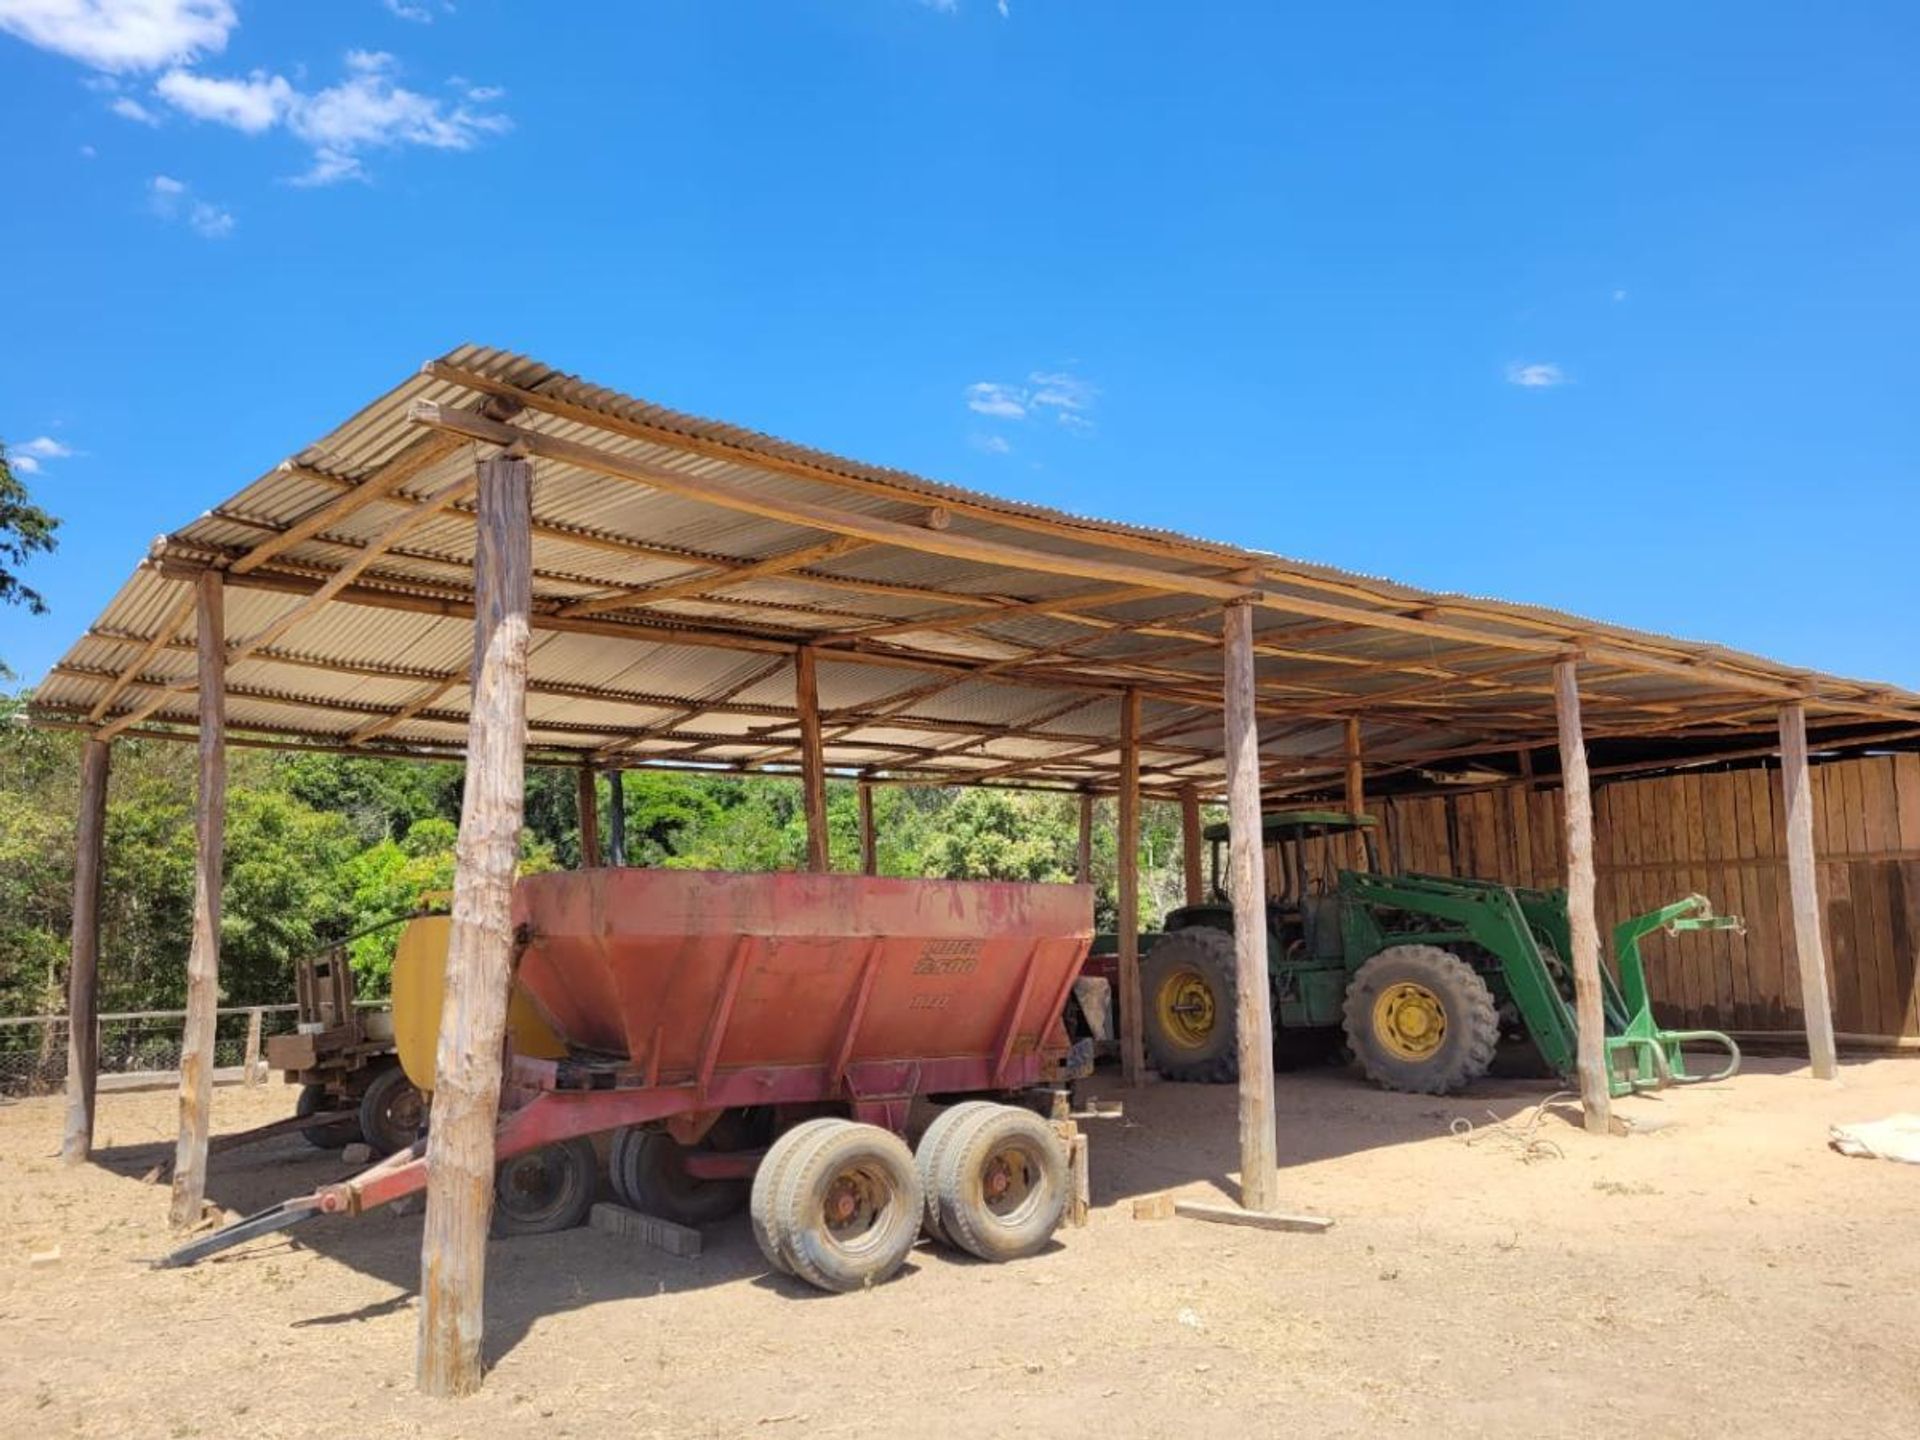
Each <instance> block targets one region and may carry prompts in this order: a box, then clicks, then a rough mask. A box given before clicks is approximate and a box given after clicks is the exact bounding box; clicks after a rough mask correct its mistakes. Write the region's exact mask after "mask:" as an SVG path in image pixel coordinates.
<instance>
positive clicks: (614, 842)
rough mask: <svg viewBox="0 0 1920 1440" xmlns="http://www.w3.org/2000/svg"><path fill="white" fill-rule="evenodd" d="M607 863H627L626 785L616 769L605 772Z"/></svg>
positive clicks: (623, 776)
mask: <svg viewBox="0 0 1920 1440" xmlns="http://www.w3.org/2000/svg"><path fill="white" fill-rule="evenodd" d="M607 863H608V864H609V865H624V864H626V863H627V784H626V777H625V774H624V773H623V772H622V771H620V770H618V769H614V770H609V771H607Z"/></svg>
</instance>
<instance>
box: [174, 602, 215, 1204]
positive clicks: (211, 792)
mask: <svg viewBox="0 0 1920 1440" xmlns="http://www.w3.org/2000/svg"><path fill="white" fill-rule="evenodd" d="M199 586H200V591H199V599H198V602H197V609H198V612H199V634H198V637H197V639H196V641H195V648H196V650H197V651H198V662H199V672H200V673H199V687H200V802H199V807H198V810H197V812H196V814H195V816H194V828H193V834H194V873H193V948H192V949H191V951H189V952H188V955H187V1019H186V1024H185V1025H184V1026H183V1027H182V1030H181V1036H180V1138H179V1142H178V1143H177V1145H176V1146H175V1148H174V1156H173V1204H172V1207H171V1210H170V1215H171V1217H172V1220H173V1223H174V1226H175V1227H176V1228H180V1227H184V1226H188V1225H193V1224H196V1223H198V1221H199V1219H200V1202H201V1200H202V1198H204V1196H205V1194H206V1188H207V1131H208V1126H209V1117H210V1112H211V1111H212V1109H213V1039H214V1036H213V1028H214V1019H215V1016H214V1011H215V1010H216V1009H217V1008H218V1007H219V1004H220V880H221V870H220V860H221V855H220V851H221V845H222V842H223V840H224V839H225V836H226V819H227V622H226V605H225V598H226V597H225V590H224V588H223V582H222V580H221V577H220V572H219V571H217V570H207V571H204V572H202V574H201V576H200V581H199Z"/></svg>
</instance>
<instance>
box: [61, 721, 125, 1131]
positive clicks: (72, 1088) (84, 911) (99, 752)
mask: <svg viewBox="0 0 1920 1440" xmlns="http://www.w3.org/2000/svg"><path fill="white" fill-rule="evenodd" d="M112 750H113V747H112V745H111V743H110V742H108V741H105V740H94V739H89V740H88V741H87V743H86V747H85V748H84V749H83V750H82V751H81V754H80V817H79V826H78V829H77V830H76V832H75V835H74V846H73V931H72V936H73V944H72V948H71V950H70V952H69V953H70V958H69V959H68V961H67V1126H66V1134H65V1136H64V1137H63V1138H62V1140H61V1142H60V1155H61V1158H62V1159H64V1160H66V1161H67V1162H68V1163H69V1164H73V1163H77V1162H79V1161H81V1160H85V1159H86V1158H87V1157H88V1156H89V1155H91V1154H92V1153H93V1092H94V1086H95V1085H96V1083H97V1082H98V1079H99V1073H100V1021H99V1014H100V857H101V851H102V848H103V845H104V842H105V839H106V830H107V771H108V768H109V758H110V756H111V754H112Z"/></svg>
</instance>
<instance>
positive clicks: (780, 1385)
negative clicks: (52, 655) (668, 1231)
mask: <svg viewBox="0 0 1920 1440" xmlns="http://www.w3.org/2000/svg"><path fill="white" fill-rule="evenodd" d="M1549 1090H1550V1087H1548V1086H1545V1085H1540V1084H1533V1083H1527V1082H1497V1083H1483V1085H1482V1087H1481V1088H1480V1089H1479V1090H1477V1091H1476V1092H1475V1093H1472V1094H1469V1095H1467V1096H1463V1097H1457V1098H1454V1099H1449V1100H1435V1099H1431V1098H1427V1097H1416V1096H1401V1095H1387V1094H1382V1093H1380V1092H1377V1091H1374V1090H1372V1089H1369V1088H1367V1087H1365V1086H1363V1085H1361V1084H1359V1083H1358V1082H1356V1081H1354V1080H1352V1079H1350V1078H1349V1077H1347V1076H1345V1075H1344V1074H1342V1073H1340V1072H1336V1071H1322V1072H1307V1073H1297V1074H1285V1075H1282V1076H1281V1077H1280V1082H1279V1097H1280V1151H1281V1158H1282V1162H1283V1164H1284V1165H1285V1166H1286V1169H1285V1171H1284V1174H1283V1188H1284V1191H1285V1194H1286V1196H1287V1199H1288V1203H1289V1205H1290V1206H1291V1207H1293V1208H1297V1209H1301V1210H1311V1211H1316V1212H1319V1213H1322V1214H1326V1215H1330V1216H1333V1217H1335V1219H1336V1220H1337V1222H1338V1223H1337V1224H1336V1226H1335V1227H1334V1228H1333V1230H1331V1231H1330V1232H1328V1233H1327V1234H1324V1235H1318V1236H1314V1235H1299V1234H1274V1233H1266V1232H1259V1231H1253V1230H1244V1229H1229V1228H1225V1227H1220V1226H1213V1225H1207V1224H1202V1223H1198V1222H1195V1221H1190V1220H1163V1221H1143V1220H1136V1219H1134V1218H1133V1214H1132V1205H1131V1201H1132V1198H1133V1197H1135V1196H1139V1195H1146V1194H1152V1193H1156V1192H1160V1191H1165V1190H1174V1191H1178V1192H1180V1193H1182V1194H1188V1195H1194V1196H1206V1195H1209V1194H1213V1193H1215V1192H1223V1193H1226V1194H1231V1193H1232V1181H1231V1171H1232V1167H1233V1164H1234V1145H1235V1130H1234V1126H1235V1097H1234V1093H1233V1092H1232V1091H1231V1090H1229V1089H1216V1088H1209V1087H1189V1086H1179V1085H1153V1086H1149V1087H1147V1088H1146V1089H1144V1090H1142V1091H1139V1092H1137V1093H1125V1092H1122V1091H1121V1090H1120V1088H1119V1086H1118V1082H1117V1080H1113V1079H1104V1078H1103V1080H1102V1081H1099V1082H1096V1083H1095V1085H1094V1087H1093V1092H1094V1093H1096V1094H1102V1095H1110V1096H1115V1097H1118V1098H1123V1099H1124V1100H1125V1101H1126V1106H1127V1114H1126V1118H1125V1119H1124V1120H1122V1121H1107V1122H1099V1123H1097V1124H1096V1125H1095V1126H1094V1128H1093V1132H1092V1137H1093V1138H1092V1156H1093V1175H1094V1200H1095V1205H1096V1209H1095V1213H1094V1215H1093V1218H1092V1223H1091V1224H1090V1225H1089V1226H1088V1227H1087V1228H1085V1229H1082V1230H1072V1231H1064V1232H1062V1234H1061V1237H1060V1240H1059V1242H1058V1244H1057V1245H1055V1246H1054V1247H1053V1249H1051V1250H1050V1251H1049V1252H1047V1253H1046V1254H1043V1255H1041V1256H1039V1257H1037V1258H1035V1259H1032V1260H1028V1261H1024V1262H1021V1263H1019V1264H1017V1265H1012V1266H1006V1267H991V1266H986V1265H981V1264H978V1263H975V1262H971V1261H963V1260H959V1259H956V1258H954V1257H953V1256H952V1255H951V1254H949V1253H947V1252H944V1251H940V1250H935V1249H930V1248H927V1247H922V1248H921V1249H920V1250H918V1251H916V1253H915V1255H914V1258H913V1259H912V1260H911V1261H910V1262H909V1265H908V1267H907V1268H906V1270H905V1271H904V1272H903V1273H902V1274H901V1275H899V1276H898V1277H897V1278H896V1279H894V1280H893V1281H891V1282H890V1283H888V1284H886V1285H883V1286H880V1287H878V1288H876V1289H875V1290H873V1291H870V1292H867V1293H864V1294H857V1295H847V1296H825V1295H821V1294H818V1293H815V1292H813V1291H810V1290H808V1289H806V1288H804V1287H802V1286H800V1285H799V1284H797V1283H796V1282H792V1281H789V1280H785V1279H780V1278H776V1277H773V1276H771V1275H769V1273H768V1272H767V1269H766V1267H765V1265H764V1264H763V1263H762V1262H761V1259H760V1256H759V1253H758V1251H757V1250H756V1249H755V1248H754V1244H753V1240H752V1237H751V1235H750V1233H749V1231H748V1228H747V1224H746V1221H745V1219H744V1218H741V1219H738V1220H735V1221H732V1222H729V1223H726V1224H723V1225H720V1226H716V1227H713V1229H712V1230H711V1231H710V1232H709V1233H708V1236H707V1249H706V1253H705V1254H704V1255H703V1256H701V1257H700V1258H699V1259H697V1260H692V1261H685V1260H676V1259H672V1258H669V1257H667V1256H665V1255H661V1254H658V1253H655V1252H652V1251H649V1250H646V1249H642V1248H638V1247H637V1246H636V1245H635V1244H634V1243H633V1242H630V1241H622V1240H618V1239H615V1238H613V1237H610V1236H607V1235H604V1234H601V1233H599V1232H597V1231H593V1230H586V1229H582V1230H575V1231H571V1232H569V1233H566V1234H561V1235H553V1236H543V1237H537V1238H533V1239H526V1240H516V1241H505V1242H499V1243H497V1244H496V1245H495V1246H494V1249H493V1251H492V1258H491V1263H490V1265H489V1277H488V1278H489V1282H490V1283H489V1295H488V1322H489V1351H490V1355H491V1360H492V1364H493V1367H494V1368H493V1371H492V1373H491V1375H490V1376H489V1378H488V1381H487V1386H486V1390H485V1393H484V1394H483V1395H482V1396H480V1397H478V1398H476V1399H473V1400H467V1401H457V1402H431V1401H426V1400H422V1399H420V1398H418V1397H417V1396H415V1395H414V1394H413V1392H412V1389H411V1377H412V1366H413V1340H414V1326H415V1302H414V1295H413V1287H414V1285H415V1282H416V1279H417V1274H418V1254H419V1239H420V1223H421V1222H420V1219H419V1217H418V1216H417V1215H413V1216H395V1215H392V1214H390V1213H379V1214H375V1215H372V1216H369V1217H366V1218H363V1219H361V1220H358V1221H345V1220H332V1219H328V1220H320V1221H315V1222H313V1223H311V1224H309V1225H307V1226H305V1227H302V1229H300V1230H298V1231H295V1232H293V1235H292V1237H274V1238H270V1239H268V1240H265V1241H261V1242H256V1244H255V1245H253V1246H252V1247H250V1248H248V1249H246V1250H244V1251H241V1252H237V1253H235V1254H233V1255H232V1256H230V1257H227V1258H225V1259H223V1260H221V1261H218V1262H215V1263H209V1264H205V1265H202V1266H200V1267H199V1268H197V1269H193V1270H184V1271H152V1270H149V1269H147V1268H145V1266H144V1264H143V1262H144V1261H145V1260H146V1259H147V1258H149V1257H151V1256H153V1255H155V1254H158V1253H160V1252H161V1251H163V1250H165V1249H167V1248H168V1245H169V1237H168V1234H167V1229H166V1218H165V1212H166V1200H167V1197H166V1192H165V1190H164V1188H162V1187H158V1186H150V1185H145V1184H142V1183H141V1181H140V1178H139V1176H140V1174H141V1173H142V1172H143V1171H144V1170H146V1169H147V1168H148V1167H149V1166H150V1165H151V1164H152V1163H153V1161H154V1160H155V1159H156V1158H157V1157H158V1156H160V1155H161V1154H162V1153H164V1145H163V1143H161V1142H164V1139H165V1137H167V1136H168V1135H170V1133H171V1126H172V1124H173V1113H174V1112H173V1100H172V1097H171V1096H170V1095H165V1094H142V1095H114V1096H103V1097H102V1100H101V1106H100V1112H101V1113H100V1138H101V1140H102V1142H103V1146H104V1149H103V1153H102V1155H101V1157H100V1162H99V1163H98V1164H95V1165H90V1166H85V1167H80V1168H77V1169H69V1168H66V1167H64V1166H62V1165H61V1164H60V1162H59V1161H58V1160H57V1159H56V1158H54V1152H55V1150H56V1148H57V1143H58V1136H59V1129H60V1108H59V1102H58V1101H57V1100H51V1099H49V1100H31V1101H24V1102H20V1103H15V1104H10V1105H6V1106H5V1107H4V1108H0V1202H3V1204H0V1415H4V1416H6V1417H7V1419H6V1421H5V1430H6V1432H7V1433H9V1434H14V1435H27V1434H32V1435H35V1436H44V1437H51V1436H59V1435H69V1434H71V1435H87V1436H120V1435H138V1436H168V1437H182V1436H198V1435H204V1436H220V1437H228V1436H242V1435H244V1436H248V1437H254V1436H259V1437H271V1436H322V1435H324V1436H329V1437H337V1436H341V1435H352V1434H365V1435H380V1436H431V1437H451V1436H472V1435H485V1436H489V1437H506V1436H518V1435H540V1436H606V1435H614V1434H619V1435H671V1436H676V1437H680V1436H735V1435H752V1436H780V1435H807V1436H816V1435H818V1436H839V1435H907V1434H926V1435H944V1434H955V1433H967V1434H1003V1433H1015V1434H1043V1433H1050V1434H1055V1435H1070V1434H1087V1435H1100V1436H1103V1437H1105V1436H1115V1437H1134V1436H1139V1437H1157V1436H1169V1437H1182V1440H1193V1437H1204V1436H1214V1435H1220V1436H1259V1435H1270V1434H1280V1433H1287V1434H1302V1435H1316V1436H1317V1435H1374V1434H1379V1433H1382V1432H1394V1431H1401V1430H1404V1431H1409V1432H1412V1431H1416V1430H1417V1431H1421V1432H1426V1433H1440V1434H1468V1433H1472V1434H1490V1435H1527V1436H1536V1435H1575V1434H1580V1435H1591V1434H1596V1433H1601V1432H1603V1431H1605V1432H1610V1433H1613V1434H1628V1433H1638V1434H1646V1435H1661V1436H1675V1435H1725V1434H1734V1433H1738V1434H1741V1435H1749V1436H1765V1435H1783V1436H1784V1435H1791V1436H1795V1437H1800V1440H1804V1437H1808V1436H1830V1435H1847V1436H1850V1437H1865V1436H1882V1435H1884V1436H1895V1435H1899V1436H1911V1435H1913V1434H1914V1433H1916V1430H1917V1429H1920V1167H1912V1166H1902V1165H1896V1164H1892V1163H1889V1162H1885V1161H1875V1160H1850V1159H1845V1158H1842V1157H1841V1156H1839V1155H1837V1154H1834V1153H1832V1152H1830V1151H1829V1150H1828V1149H1827V1146H1826V1131H1827V1126H1828V1124H1829V1123H1831V1122H1834V1121H1839V1120H1845V1119H1871V1118H1877V1117H1880V1116H1884V1115H1887V1114H1890V1113H1894V1112H1896V1111H1900V1110H1914V1109H1920V1061H1916V1060H1877V1061H1873V1062H1867V1063H1856V1064H1851V1065H1849V1066H1847V1067H1846V1070H1845V1073H1844V1078H1843V1081H1842V1083H1841V1084H1840V1085H1838V1086H1823V1085H1819V1084H1817V1083H1816V1082H1814V1081H1813V1080H1811V1079H1810V1078H1809V1077H1808V1076H1807V1075H1806V1073H1805V1072H1804V1070H1798V1071H1796V1070H1794V1069H1792V1068H1791V1067H1790V1065H1789V1064H1788V1063H1786V1062H1780V1061H1752V1062H1750V1063H1749V1067H1748V1072H1747V1073H1746V1074H1744V1075H1743V1076H1741V1077H1740V1078H1739V1079H1738V1080H1736V1081H1734V1082H1732V1083H1730V1084H1727V1085H1724V1086H1718V1087H1713V1088H1710V1089H1707V1088H1702V1089H1694V1090H1689V1091H1686V1092H1681V1093H1672V1094H1670V1095H1668V1096H1666V1097H1661V1098H1651V1097H1648V1098H1640V1099H1636V1100H1632V1101H1627V1102H1623V1103H1622V1104H1621V1106H1620V1109H1621V1111H1622V1112H1623V1113H1625V1114H1628V1115H1631V1116H1632V1117H1634V1118H1635V1119H1636V1120H1638V1121H1640V1122H1641V1123H1642V1124H1650V1125H1655V1126H1657V1127H1658V1128H1655V1129H1651V1130H1649V1131H1645V1132H1643V1133H1638V1134H1635V1135H1633V1136H1631V1137H1629V1138H1624V1139H1599V1138H1590V1137H1588V1136H1587V1135H1585V1134H1584V1133H1583V1132H1582V1131H1580V1130H1579V1129H1577V1128H1576V1126H1575V1125H1574V1124H1573V1123H1571V1119H1572V1114H1573V1112H1572V1111H1570V1110H1568V1109H1566V1108H1564V1107H1561V1106H1555V1107H1553V1108H1550V1109H1548V1110H1546V1111H1545V1112H1544V1115H1543V1116H1542V1118H1541V1119H1540V1121H1539V1124H1538V1126H1537V1128H1536V1129H1535V1130H1534V1131H1533V1132H1532V1133H1533V1135H1534V1137H1535V1138H1536V1139H1537V1140H1542V1141H1546V1142H1550V1145H1551V1147H1553V1148H1554V1149H1555V1150H1557V1151H1558V1152H1559V1153H1558V1154H1557V1155H1555V1154H1551V1153H1548V1154H1545V1155H1542V1156H1541V1157H1540V1158H1536V1159H1533V1160H1531V1161H1528V1160H1525V1159H1523V1158H1522V1157H1523V1153H1524V1152H1523V1149H1522V1147H1521V1144H1520V1141H1521V1139H1522V1138H1523V1132H1524V1127H1525V1125H1526V1123H1527V1120H1528V1118H1529V1117H1530V1116H1531V1115H1532V1114H1533V1113H1534V1107H1535V1106H1536V1105H1538V1104H1539V1102H1541V1101H1542V1100H1543V1099H1545V1098H1546V1096H1547V1094H1548V1092H1549ZM291 1104H292V1092H291V1091H290V1090H289V1089H287V1088H285V1087H282V1086H280V1085H278V1084H277V1083H275V1084H270V1085H269V1086H267V1087H265V1088H262V1089H260V1090H257V1091H251V1092H249V1091H245V1090H241V1089H238V1088H231V1087H229V1088H224V1089H222V1090H221V1091H220V1092H219V1093H218V1099H217V1101H216V1105H215V1112H214V1114H215V1125H216V1129H220V1130H233V1129H238V1128H241V1127H244V1126H246V1125H249V1124H256V1123H260V1122H262V1121H265V1120H268V1119H272V1118H277V1117H279V1116H281V1115H283V1114H287V1113H290V1109H291ZM1489 1110H1492V1111H1493V1112H1495V1113H1496V1114H1497V1115H1499V1116H1500V1117H1502V1118H1505V1119H1507V1120H1509V1121H1510V1122H1512V1123H1511V1124H1510V1125H1509V1127H1508V1129H1507V1130H1505V1131H1501V1130H1497V1129H1495V1128H1494V1127H1493V1126H1492V1124H1491V1122H1490V1121H1489V1117H1488V1113H1487V1112H1488V1111H1489ZM1456 1116H1464V1117H1466V1118H1467V1119H1469V1120H1471V1121H1473V1122H1474V1123H1475V1124H1476V1125H1477V1126H1479V1127H1480V1128H1479V1130H1478V1131H1477V1132H1476V1135H1475V1136H1474V1137H1473V1138H1472V1141H1471V1143H1469V1141H1468V1140H1465V1139H1462V1138H1460V1137H1459V1136H1456V1135H1453V1134H1450V1133H1449V1124H1450V1122H1451V1121H1453V1120H1454V1118H1455V1117H1456ZM343 1173H345V1171H344V1167H343V1166H342V1165H341V1164H340V1163H339V1161H338V1160H337V1158H333V1157H329V1156H326V1155H323V1154H322V1153H321V1152H317V1151H313V1150H310V1149H308V1148H306V1147H305V1146H304V1145H303V1144H302V1143H301V1142H300V1141H299V1140H297V1139H288V1140H281V1141H274V1142H269V1143H267V1144H264V1145H261V1146H259V1147H257V1148H255V1149H252V1150H249V1151H240V1152H234V1153H230V1154H227V1155H224V1156H216V1157H215V1159H214V1174H213V1182H212V1186H211V1190H212V1193H213V1195H214V1196H215V1197H216V1198H217V1199H218V1200H219V1201H220V1202H221V1203H223V1204H225V1205H226V1206H228V1207H229V1208H231V1209H235V1210H242V1211H245V1210H250V1209H253V1208H257V1207H259V1206H260V1205H262V1204H265V1203H268V1202H270V1201H272V1200H274V1199H277V1198H280V1197H281V1196H283V1195H286V1194H290V1193H293V1192H296V1191H300V1190H304V1189H308V1188H311V1187H312V1186H313V1185H314V1184H316V1183H318V1182H322V1181H328V1180H332V1179H336V1178H338V1177H340V1176H341V1175H342V1174H343ZM55 1249H57V1250H58V1252H59V1255H58V1258H57V1259H54V1260H51V1261H45V1260H43V1261H42V1262H41V1263H39V1264H35V1263H33V1262H32V1258H31V1257H32V1256H34V1255H35V1254H36V1253H38V1254H43V1255H44V1253H45V1252H48V1251H52V1250H55Z"/></svg>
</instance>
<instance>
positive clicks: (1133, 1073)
mask: <svg viewBox="0 0 1920 1440" xmlns="http://www.w3.org/2000/svg"><path fill="white" fill-rule="evenodd" d="M1119 811H1120V815H1119V821H1120V825H1119V836H1118V839H1117V841H1116V843H1115V846H1114V866H1115V868H1116V870H1117V871H1118V880H1119V884H1118V886H1117V887H1116V888H1117V889H1118V891H1119V914H1118V915H1117V916H1116V917H1115V921H1114V923H1115V928H1116V929H1117V931H1118V939H1119V950H1120V998H1119V1001H1118V1007H1119V1011H1120V1075H1121V1078H1122V1079H1123V1080H1124V1081H1125V1082H1126V1083H1127V1084H1129V1085H1138V1084H1139V1083H1140V1082H1141V1080H1142V1079H1144V1078H1145V1076H1146V1070H1147V1054H1146V1038H1145V1032H1144V1031H1143V1030H1142V1028H1141V1019H1142V1016H1141V1011H1140V1005H1141V999H1140V692H1139V691H1138V690H1129V691H1127V692H1126V694H1125V695H1123V696H1121V698H1120V805H1119ZM1263 993H1264V992H1263Z"/></svg>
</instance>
